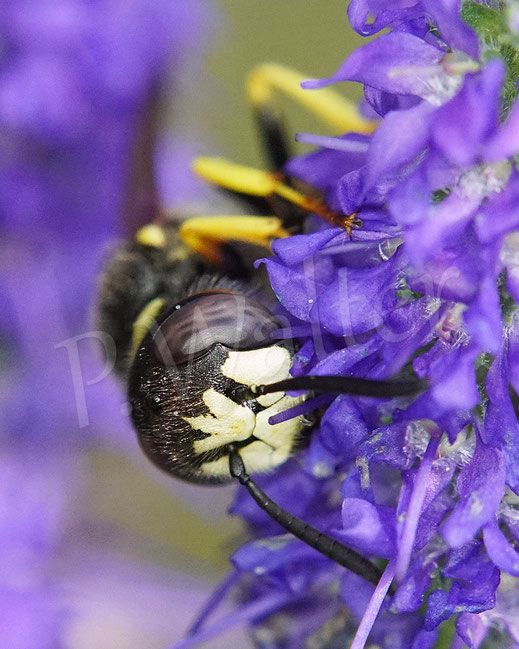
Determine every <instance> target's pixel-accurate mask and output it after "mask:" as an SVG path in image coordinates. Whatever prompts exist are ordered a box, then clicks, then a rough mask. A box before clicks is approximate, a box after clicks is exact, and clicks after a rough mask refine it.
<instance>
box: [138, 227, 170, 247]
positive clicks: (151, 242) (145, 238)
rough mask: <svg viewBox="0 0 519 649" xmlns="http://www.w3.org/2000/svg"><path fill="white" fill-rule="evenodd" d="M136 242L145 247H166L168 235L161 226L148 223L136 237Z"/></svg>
mask: <svg viewBox="0 0 519 649" xmlns="http://www.w3.org/2000/svg"><path fill="white" fill-rule="evenodd" d="M135 240H136V241H137V243H140V244H142V245H143V246H151V247H152V248H165V247H166V234H165V233H164V230H163V229H162V228H161V227H160V225H157V224H156V223H148V225H145V226H144V227H142V228H141V229H140V230H139V231H138V232H137V234H136V235H135Z"/></svg>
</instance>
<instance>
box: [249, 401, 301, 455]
mask: <svg viewBox="0 0 519 649" xmlns="http://www.w3.org/2000/svg"><path fill="white" fill-rule="evenodd" d="M304 399H305V397H304V396H301V397H288V396H286V395H285V396H284V397H283V398H282V399H279V401H277V402H276V403H275V404H273V405H272V406H270V408H267V409H266V410H263V411H262V412H259V413H258V414H257V415H256V427H255V428H254V436H255V437H257V438H258V439H260V440H262V441H264V442H266V443H267V444H270V445H271V446H273V447H274V448H276V449H283V448H285V447H286V448H287V452H288V451H289V450H290V449H291V448H292V446H293V442H294V439H295V438H296V437H297V434H298V433H299V432H300V430H301V429H302V427H303V425H302V423H301V420H300V418H299V417H293V418H292V419H288V420H287V421H282V422H281V423H279V424H275V425H274V426H271V425H270V424H269V423H268V420H269V417H272V415H277V414H278V413H280V412H284V411H285V410H288V409H289V408H293V407H294V406H297V405H298V404H299V403H301V402H302V401H304Z"/></svg>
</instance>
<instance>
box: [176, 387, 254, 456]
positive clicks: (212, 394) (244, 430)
mask: <svg viewBox="0 0 519 649" xmlns="http://www.w3.org/2000/svg"><path fill="white" fill-rule="evenodd" d="M202 399H203V401H204V403H205V405H206V406H207V408H208V409H209V414H208V415H199V416H198V417H183V419H184V421H187V423H188V424H189V425H190V426H191V427H192V428H194V429H195V430H201V431H202V432H203V433H207V434H208V435H210V437H206V438H204V439H199V440H196V441H195V442H194V443H193V448H194V450H195V453H203V452H204V451H209V450H211V449H214V448H217V447H219V446H223V445H224V444H230V443H231V442H240V441H242V440H244V439H247V438H248V437H250V436H251V435H252V432H253V430H254V426H255V421H256V418H255V416H254V413H253V412H252V410H250V408H247V407H246V406H241V405H239V404H237V403H234V401H232V399H229V398H228V397H226V396H224V395H223V394H220V393H219V392H217V391H216V390H213V388H209V390H206V391H205V392H204V394H203V396H202Z"/></svg>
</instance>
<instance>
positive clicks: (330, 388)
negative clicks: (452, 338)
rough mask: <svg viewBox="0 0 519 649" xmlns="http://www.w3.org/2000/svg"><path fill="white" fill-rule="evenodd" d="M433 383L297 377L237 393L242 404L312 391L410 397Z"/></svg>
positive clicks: (342, 377) (244, 388) (339, 377)
mask: <svg viewBox="0 0 519 649" xmlns="http://www.w3.org/2000/svg"><path fill="white" fill-rule="evenodd" d="M428 385H429V381H427V380H420V379H409V380H401V381H399V380H395V379H389V380H386V381H382V380H376V379H359V378H356V377H353V376H297V377H291V378H288V379H284V380H283V381H277V382H276V383H269V384H268V385H251V386H243V387H240V388H239V390H237V396H238V397H239V398H240V399H241V400H242V401H250V400H251V399H255V398H256V397H259V396H261V395H263V394H270V393H271V392H287V391H288V390H312V391H313V392H329V393H330V394H351V395H354V396H360V397H376V398H379V399H384V398H388V399H389V398H391V397H410V396H413V395H415V394H419V393H420V392H423V391H424V390H425V389H426V388H427V386H428Z"/></svg>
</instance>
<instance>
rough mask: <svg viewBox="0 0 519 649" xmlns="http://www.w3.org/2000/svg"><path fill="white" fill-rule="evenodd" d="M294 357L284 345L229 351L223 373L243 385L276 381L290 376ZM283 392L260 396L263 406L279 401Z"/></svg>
mask: <svg viewBox="0 0 519 649" xmlns="http://www.w3.org/2000/svg"><path fill="white" fill-rule="evenodd" d="M291 364H292V357H291V356H290V352H289V351H288V349H285V348H284V347H275V346H273V347H264V348H263V349H251V350H250V351H248V352H229V357H228V358H227V360H226V361H225V363H224V364H223V365H222V374H223V375H224V376H227V377H228V378H230V379H233V381H236V383H242V384H243V385H261V384H263V383H275V382H276V381H282V380H283V379H286V378H288V376H289V372H290V366H291ZM282 395H283V392H274V393H273V394H265V395H264V396H262V397H258V399H257V401H258V403H260V404H261V405H262V406H265V407H267V406H270V405H272V404H273V403H275V402H276V401H278V400H279V399H280V398H281V396H282Z"/></svg>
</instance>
